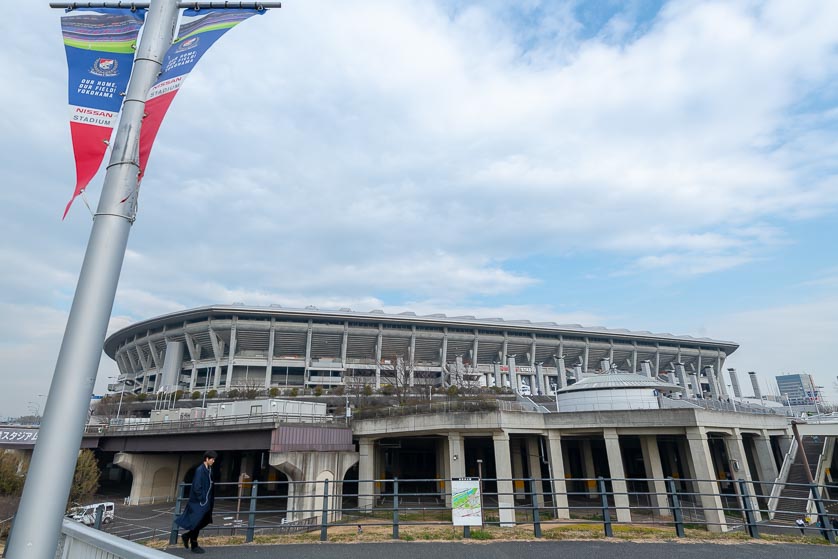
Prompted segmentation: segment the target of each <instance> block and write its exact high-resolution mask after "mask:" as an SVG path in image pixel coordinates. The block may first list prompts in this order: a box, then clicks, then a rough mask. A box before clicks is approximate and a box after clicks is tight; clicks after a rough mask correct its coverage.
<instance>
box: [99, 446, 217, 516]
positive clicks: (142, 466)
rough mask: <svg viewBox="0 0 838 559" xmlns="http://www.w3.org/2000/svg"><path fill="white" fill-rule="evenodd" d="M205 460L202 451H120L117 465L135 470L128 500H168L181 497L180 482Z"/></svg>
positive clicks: (144, 502)
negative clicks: (202, 459)
mask: <svg viewBox="0 0 838 559" xmlns="http://www.w3.org/2000/svg"><path fill="white" fill-rule="evenodd" d="M200 461H201V454H139V453H132V452H119V453H117V454H116V456H115V457H114V461H113V463H114V465H116V466H119V467H120V468H123V469H125V470H128V471H129V472H131V475H132V479H131V494H130V495H129V497H128V503H129V504H131V505H144V504H150V503H156V502H160V503H164V502H169V501H172V500H174V499H175V498H176V497H177V486H178V483H179V482H180V478H181V477H182V476H183V474H184V473H185V472H186V470H187V469H188V468H189V467H191V466H192V465H194V464H197V463H199V462H200Z"/></svg>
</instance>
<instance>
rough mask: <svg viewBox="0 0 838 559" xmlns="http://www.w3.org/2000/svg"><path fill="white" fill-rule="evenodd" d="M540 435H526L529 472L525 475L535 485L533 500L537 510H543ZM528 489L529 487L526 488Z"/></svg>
mask: <svg viewBox="0 0 838 559" xmlns="http://www.w3.org/2000/svg"><path fill="white" fill-rule="evenodd" d="M540 438H541V435H530V436H528V437H527V442H526V445H527V465H528V466H529V472H528V474H527V477H528V478H530V479H531V480H533V485H534V486H535V502H536V505H537V506H538V508H539V510H544V487H543V484H542V482H541V451H540V448H539V447H540V442H541V441H540V440H539V439H540ZM526 490H527V491H530V488H529V487H527V488H526Z"/></svg>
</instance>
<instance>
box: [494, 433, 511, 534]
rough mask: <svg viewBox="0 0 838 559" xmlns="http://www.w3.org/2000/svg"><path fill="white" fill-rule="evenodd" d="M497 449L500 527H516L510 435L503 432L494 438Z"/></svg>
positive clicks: (496, 471)
mask: <svg viewBox="0 0 838 559" xmlns="http://www.w3.org/2000/svg"><path fill="white" fill-rule="evenodd" d="M492 442H493V444H494V447H495V475H496V476H497V479H498V509H499V516H500V525H501V526H502V527H505V528H514V527H515V502H514V499H513V497H512V460H511V457H510V455H509V435H508V434H506V433H504V432H503V431H501V432H500V433H495V434H494V435H493V436H492Z"/></svg>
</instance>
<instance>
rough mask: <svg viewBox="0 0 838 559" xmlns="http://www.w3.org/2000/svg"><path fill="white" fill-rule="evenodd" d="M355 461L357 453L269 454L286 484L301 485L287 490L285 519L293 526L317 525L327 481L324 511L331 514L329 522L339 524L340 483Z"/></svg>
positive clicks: (308, 452) (272, 464)
mask: <svg viewBox="0 0 838 559" xmlns="http://www.w3.org/2000/svg"><path fill="white" fill-rule="evenodd" d="M358 458H359V455H358V453H356V452H350V451H328V452H322V451H298V452H272V453H271V455H270V464H271V466H273V467H274V468H276V469H277V470H279V471H281V472H283V473H284V474H285V475H286V476H288V479H289V480H292V481H295V482H300V483H291V484H289V486H288V507H287V515H286V518H287V519H288V520H289V521H292V522H299V521H305V520H308V521H309V522H311V521H312V520H314V522H319V521H320V518H321V514H322V512H321V511H322V510H323V505H324V503H323V493H324V492H323V488H324V486H325V483H324V482H325V481H327V480H328V481H329V503H328V505H327V508H328V509H330V510H329V512H328V513H327V514H328V516H327V518H328V519H329V520H330V521H335V520H339V519H340V516H341V514H340V510H339V509H340V506H339V504H340V498H341V496H342V493H343V484H342V483H340V482H342V481H343V479H344V477H345V476H346V472H347V471H348V470H349V468H351V467H352V466H353V465H354V464H355V463H356V462H358ZM359 485H360V484H359ZM336 509H337V510H336Z"/></svg>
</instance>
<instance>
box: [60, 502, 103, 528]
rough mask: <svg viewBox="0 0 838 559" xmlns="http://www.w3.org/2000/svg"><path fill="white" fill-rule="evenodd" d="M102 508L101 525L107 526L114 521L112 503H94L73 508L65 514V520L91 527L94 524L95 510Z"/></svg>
mask: <svg viewBox="0 0 838 559" xmlns="http://www.w3.org/2000/svg"><path fill="white" fill-rule="evenodd" d="M99 507H103V508H104V510H103V511H102V524H109V523H110V522H112V521H113V519H114V509H115V507H114V504H113V502H112V501H107V502H105V503H94V504H92V505H84V506H79V507H73V508H71V509H70V510H69V511H68V512H67V518H70V519H72V520H75V521H76V522H81V523H82V524H84V525H86V526H93V524H94V523H95V522H96V509H98V508H99Z"/></svg>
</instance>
